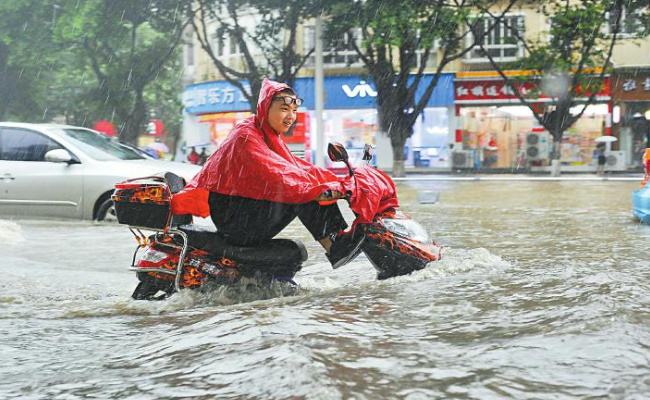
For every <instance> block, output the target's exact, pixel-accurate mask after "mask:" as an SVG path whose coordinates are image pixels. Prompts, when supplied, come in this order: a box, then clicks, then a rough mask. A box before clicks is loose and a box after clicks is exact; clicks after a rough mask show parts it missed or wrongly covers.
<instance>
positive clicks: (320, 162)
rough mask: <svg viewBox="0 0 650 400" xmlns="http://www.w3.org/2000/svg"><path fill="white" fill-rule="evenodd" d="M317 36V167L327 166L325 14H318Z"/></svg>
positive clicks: (315, 50)
mask: <svg viewBox="0 0 650 400" xmlns="http://www.w3.org/2000/svg"><path fill="white" fill-rule="evenodd" d="M315 31H316V32H315V33H316V38H315V41H314V45H315V46H314V47H315V48H314V59H315V69H314V90H315V93H314V94H315V96H314V98H315V100H316V110H315V111H316V148H315V149H314V158H315V160H314V161H315V165H316V166H317V167H325V158H324V153H325V152H324V151H323V149H325V146H324V143H323V136H324V132H323V108H324V103H325V98H324V93H323V87H324V78H323V14H322V13H321V14H318V16H317V17H316V29H315Z"/></svg>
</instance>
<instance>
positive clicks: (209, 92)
mask: <svg viewBox="0 0 650 400" xmlns="http://www.w3.org/2000/svg"><path fill="white" fill-rule="evenodd" d="M244 90H245V91H246V92H250V86H249V85H244ZM235 102H238V103H248V100H246V96H244V94H243V93H242V92H241V91H239V90H236V89H235V88H234V87H227V86H226V87H209V88H205V87H196V88H194V89H193V90H186V91H185V92H184V93H183V104H184V105H185V107H200V106H205V105H219V104H223V105H228V104H230V105H233V104H235Z"/></svg>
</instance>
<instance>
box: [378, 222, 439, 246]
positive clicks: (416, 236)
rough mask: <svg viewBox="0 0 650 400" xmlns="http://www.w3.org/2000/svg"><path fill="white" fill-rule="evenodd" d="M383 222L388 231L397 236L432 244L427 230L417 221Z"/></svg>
mask: <svg viewBox="0 0 650 400" xmlns="http://www.w3.org/2000/svg"><path fill="white" fill-rule="evenodd" d="M382 221H383V223H384V226H385V227H386V229H388V230H389V231H391V232H393V233H395V234H397V235H401V236H407V237H410V238H411V239H413V240H417V241H418V242H422V243H430V242H431V241H430V240H429V234H428V233H427V231H426V229H424V228H423V227H422V225H420V224H419V223H417V221H414V220H412V219H384V220H382Z"/></svg>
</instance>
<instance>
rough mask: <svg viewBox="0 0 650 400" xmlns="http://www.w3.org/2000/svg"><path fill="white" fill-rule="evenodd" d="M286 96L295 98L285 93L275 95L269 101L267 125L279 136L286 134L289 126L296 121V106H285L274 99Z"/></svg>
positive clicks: (279, 100) (280, 101)
mask: <svg viewBox="0 0 650 400" xmlns="http://www.w3.org/2000/svg"><path fill="white" fill-rule="evenodd" d="M286 96H288V97H291V98H294V99H295V98H296V96H294V95H290V94H286V93H278V94H276V95H275V96H273V97H274V99H273V100H272V101H271V107H270V108H269V115H268V120H269V125H271V128H273V130H274V131H276V132H277V133H279V134H281V135H283V134H285V133H287V131H288V130H289V128H290V127H291V125H293V123H294V122H295V121H296V112H297V111H298V106H297V105H296V104H295V103H293V104H291V105H287V104H285V103H284V102H283V101H282V100H281V99H276V97H286Z"/></svg>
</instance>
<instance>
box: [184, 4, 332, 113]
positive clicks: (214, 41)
mask: <svg viewBox="0 0 650 400" xmlns="http://www.w3.org/2000/svg"><path fill="white" fill-rule="evenodd" d="M319 7H320V5H319V4H318V2H314V1H300V0H285V1H280V0H256V1H252V0H197V1H196V2H195V3H194V10H193V11H192V12H193V13H194V14H195V15H196V18H194V19H193V21H192V25H193V27H194V31H195V32H196V35H197V38H198V41H199V43H200V45H201V48H203V50H204V51H205V52H206V54H207V55H208V57H209V58H210V60H212V63H213V64H214V66H215V67H216V68H217V70H218V71H219V73H220V74H221V75H222V76H223V78H224V79H225V80H226V81H228V82H229V83H230V84H232V85H233V86H235V87H237V88H238V89H239V90H240V91H241V92H242V94H243V95H244V96H245V97H246V99H247V100H248V102H249V104H250V110H251V111H253V112H254V111H255V108H256V106H257V98H258V96H259V92H260V88H261V86H262V80H263V79H264V78H265V77H269V78H273V79H275V80H278V81H280V82H285V83H287V84H289V85H293V83H294V81H295V78H296V73H297V72H298V71H299V70H300V68H302V66H303V65H304V64H305V62H306V61H307V59H308V58H309V56H310V55H311V53H312V52H313V49H307V51H306V52H301V51H298V49H297V48H296V43H297V34H298V32H299V30H298V29H299V27H300V25H301V24H302V23H303V22H304V21H305V20H307V19H309V18H312V17H314V16H315V15H316V13H318V12H320V8H319ZM226 39H228V43H226ZM230 41H232V44H233V46H232V47H233V49H235V50H236V51H237V53H238V54H239V57H238V58H240V59H241V60H242V62H243V63H242V65H241V66H237V65H230V64H229V63H228V62H227V61H225V59H224V57H223V55H222V54H220V53H221V51H220V49H222V48H223V46H226V45H228V46H229V47H230ZM246 83H247V84H246Z"/></svg>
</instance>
